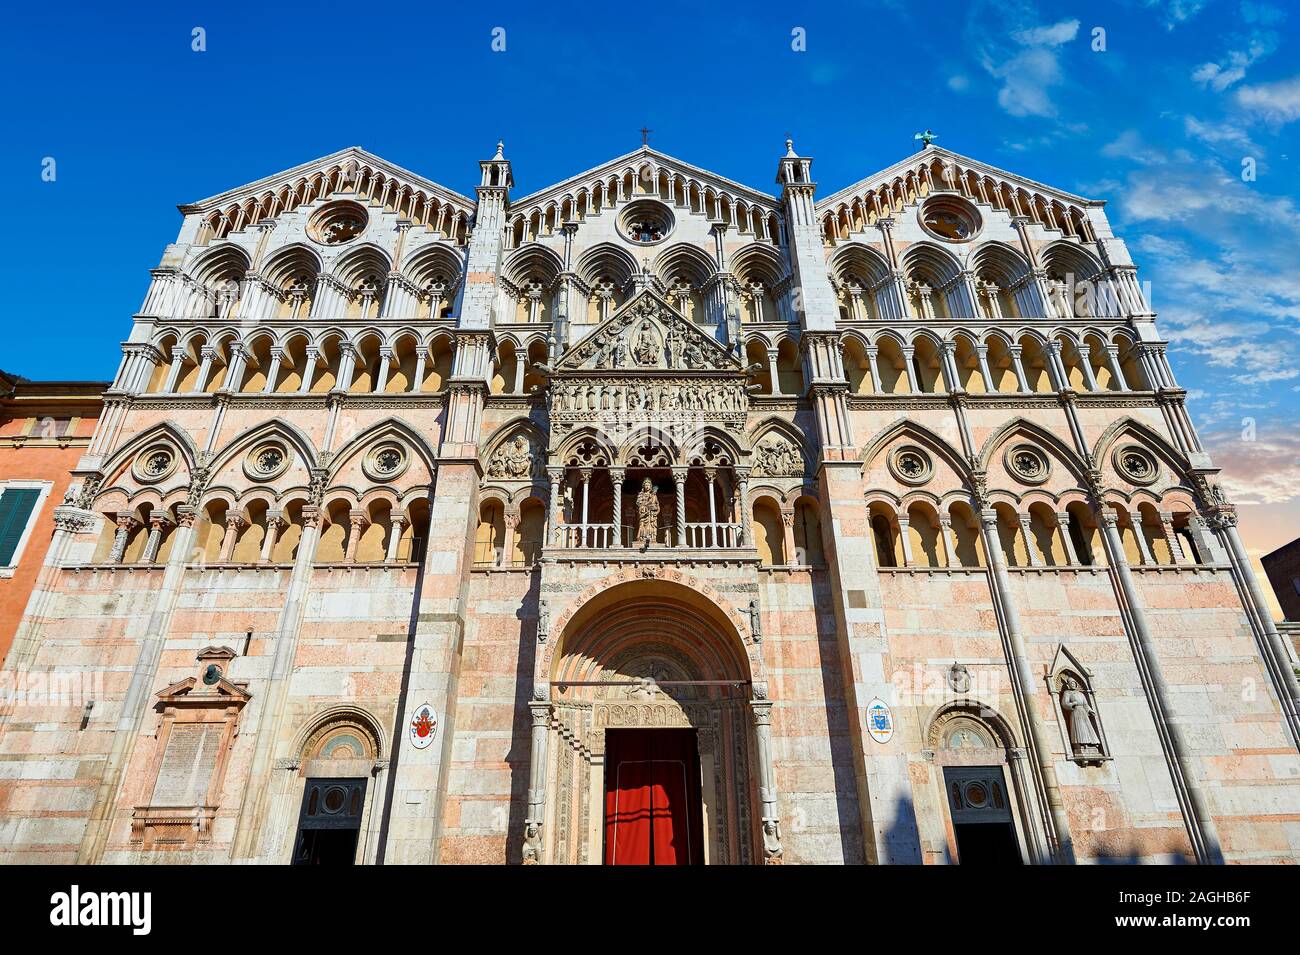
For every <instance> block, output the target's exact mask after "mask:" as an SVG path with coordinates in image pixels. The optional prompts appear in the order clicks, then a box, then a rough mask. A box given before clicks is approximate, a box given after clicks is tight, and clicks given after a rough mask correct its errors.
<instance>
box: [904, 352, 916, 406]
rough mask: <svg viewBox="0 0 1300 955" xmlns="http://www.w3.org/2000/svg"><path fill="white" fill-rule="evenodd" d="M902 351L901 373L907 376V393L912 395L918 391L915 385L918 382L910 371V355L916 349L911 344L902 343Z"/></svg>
mask: <svg viewBox="0 0 1300 955" xmlns="http://www.w3.org/2000/svg"><path fill="white" fill-rule="evenodd" d="M902 352H903V374H905V375H906V376H907V393H908V394H910V395H914V394H917V393H918V392H919V391H920V389H919V388H918V387H917V384H918V382H917V380H916V375H915V374H913V373H912V355H914V354H915V353H916V349H915V348H913V347H912V346H911V345H904V346H903V348H902Z"/></svg>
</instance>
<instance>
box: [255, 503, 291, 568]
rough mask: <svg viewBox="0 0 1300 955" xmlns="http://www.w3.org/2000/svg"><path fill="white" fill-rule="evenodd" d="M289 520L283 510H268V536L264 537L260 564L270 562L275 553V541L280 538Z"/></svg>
mask: <svg viewBox="0 0 1300 955" xmlns="http://www.w3.org/2000/svg"><path fill="white" fill-rule="evenodd" d="M288 523H289V522H288V521H286V520H285V519H284V512H283V511H267V512H266V536H265V537H263V538H262V553H261V555H260V556H259V557H258V559H257V562H258V563H259V564H269V563H270V562H271V558H272V557H273V556H274V555H275V542H276V541H277V540H279V539H280V532H281V531H282V530H284V528H285V526H286V525H287V524H288Z"/></svg>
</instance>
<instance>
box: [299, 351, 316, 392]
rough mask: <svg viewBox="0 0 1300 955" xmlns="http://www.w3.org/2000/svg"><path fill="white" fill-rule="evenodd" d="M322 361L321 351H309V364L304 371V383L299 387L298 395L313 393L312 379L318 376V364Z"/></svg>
mask: <svg viewBox="0 0 1300 955" xmlns="http://www.w3.org/2000/svg"><path fill="white" fill-rule="evenodd" d="M319 360H320V349H318V348H308V349H307V364H306V365H305V366H304V367H303V370H302V382H301V383H300V384H299V385H298V394H300V395H305V394H307V392H309V391H311V379H312V376H313V375H314V374H316V362H318V361H319Z"/></svg>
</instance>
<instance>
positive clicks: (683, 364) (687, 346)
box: [556, 289, 742, 375]
mask: <svg viewBox="0 0 1300 955" xmlns="http://www.w3.org/2000/svg"><path fill="white" fill-rule="evenodd" d="M741 370H742V369H741V364H740V362H739V361H738V360H737V359H736V358H735V356H733V355H732V354H731V352H729V351H727V349H725V348H724V347H723V346H721V345H719V344H718V343H717V342H716V341H714V340H713V339H712V338H710V337H709V336H708V335H705V334H704V333H703V332H701V331H700V330H699V328H697V327H696V326H695V325H694V324H693V323H692V322H690V321H688V320H687V319H686V318H685V317H683V315H682V314H681V312H679V311H677V309H675V308H673V307H672V306H671V305H669V304H668V302H667V301H665V300H664V299H662V298H660V297H659V296H658V295H657V294H655V293H654V292H652V291H649V290H648V289H647V290H643V291H642V292H640V293H639V294H637V295H636V296H635V297H634V298H632V300H631V301H629V302H627V303H626V304H624V305H623V307H622V308H620V309H619V310H618V311H616V312H615V313H614V314H613V315H611V316H610V317H609V318H607V319H606V320H605V321H604V322H602V323H601V324H600V325H599V326H597V328H596V330H595V331H593V332H592V333H591V334H589V335H588V336H587V337H586V338H584V339H583V340H582V341H581V342H579V343H578V344H577V345H575V346H574V347H572V348H570V349H569V350H568V351H567V352H566V353H565V354H564V356H563V357H562V358H561V359H560V360H559V362H558V363H557V364H556V372H557V373H559V374H563V373H564V372H600V373H602V374H605V375H608V374H610V373H619V372H622V373H626V374H629V375H656V374H660V373H671V374H674V375H677V374H683V373H694V374H701V373H703V374H714V375H716V374H739V373H740V371H741Z"/></svg>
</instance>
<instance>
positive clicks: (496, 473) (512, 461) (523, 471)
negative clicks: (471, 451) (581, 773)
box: [488, 434, 533, 478]
mask: <svg viewBox="0 0 1300 955" xmlns="http://www.w3.org/2000/svg"><path fill="white" fill-rule="evenodd" d="M532 473H533V451H532V448H531V447H529V445H528V439H527V438H525V437H524V436H523V435H522V434H517V435H515V439H514V440H513V441H511V442H510V443H509V444H504V445H502V446H501V447H500V448H498V449H497V451H496V453H495V454H493V455H492V460H491V461H490V462H488V474H489V475H490V476H492V477H499V478H526V477H530V476H531V475H532Z"/></svg>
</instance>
